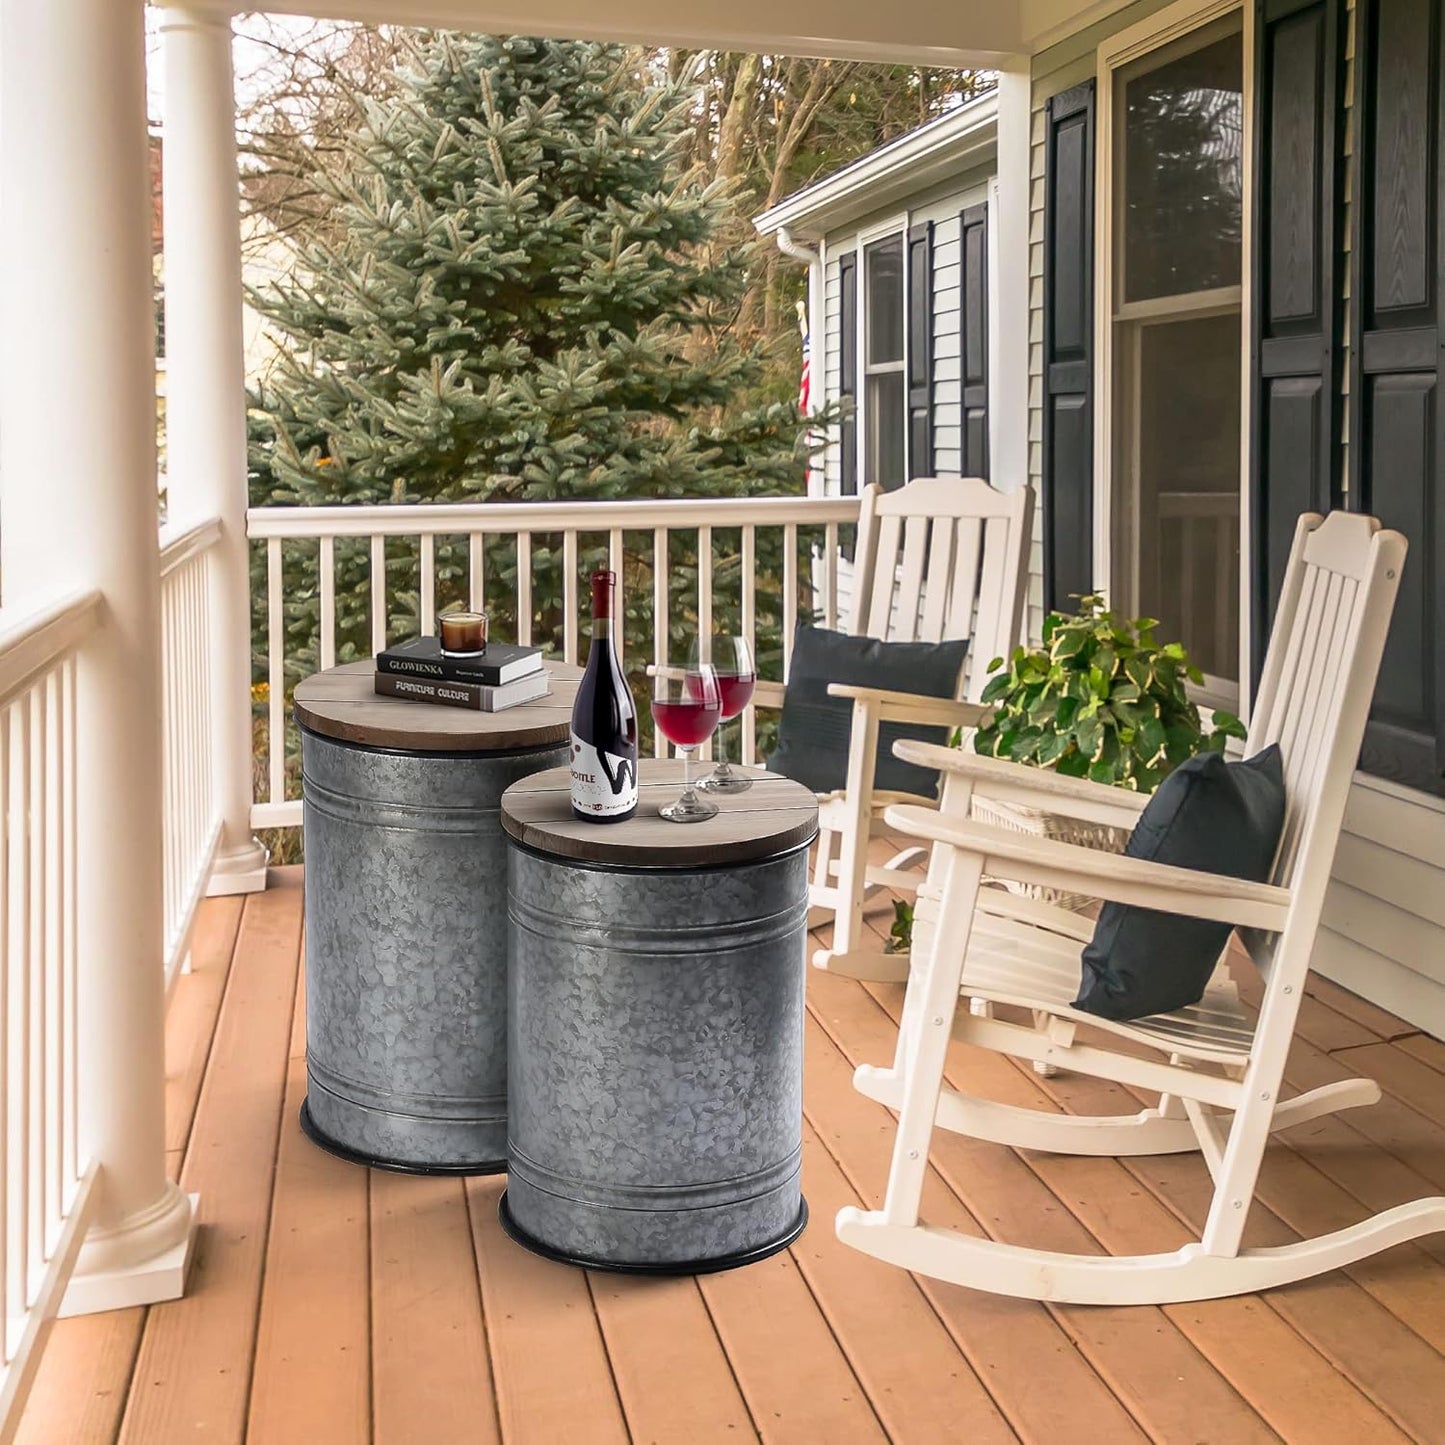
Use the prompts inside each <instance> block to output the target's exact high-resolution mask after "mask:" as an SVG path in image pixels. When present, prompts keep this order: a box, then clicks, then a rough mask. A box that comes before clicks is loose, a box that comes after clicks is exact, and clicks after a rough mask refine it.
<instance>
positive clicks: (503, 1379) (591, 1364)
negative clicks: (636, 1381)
mask: <svg viewBox="0 0 1445 1445" xmlns="http://www.w3.org/2000/svg"><path fill="white" fill-rule="evenodd" d="M503 1184H504V1181H503V1180H501V1179H498V1178H495V1177H492V1178H481V1179H469V1180H467V1183H466V1191H467V1208H468V1212H469V1215H470V1220H471V1228H472V1239H473V1242H474V1247H475V1250H476V1268H477V1273H478V1275H479V1276H480V1278H481V1289H482V1311H483V1316H484V1318H485V1320H486V1326H487V1341H488V1345H489V1347H490V1350H491V1366H492V1378H493V1379H494V1380H495V1381H496V1398H497V1413H498V1417H499V1419H500V1422H501V1434H502V1439H503V1440H504V1441H506V1442H508V1445H542V1442H544V1441H551V1440H566V1441H567V1442H568V1445H613V1442H623V1445H625V1442H626V1441H627V1439H628V1434H627V1424H626V1421H625V1420H624V1418H623V1414H622V1403H621V1401H620V1399H619V1398H618V1394H617V1385H616V1382H615V1381H614V1380H613V1377H612V1366H611V1363H610V1361H609V1359H608V1356H607V1346H606V1344H605V1342H604V1340H603V1337H602V1329H601V1326H600V1325H599V1324H598V1321H597V1313H596V1310H595V1309H594V1307H593V1304H592V1295H591V1292H590V1291H589V1289H588V1287H587V1275H586V1273H585V1272H584V1271H582V1270H580V1269H573V1268H571V1267H569V1266H568V1265H564V1264H553V1263H552V1262H551V1261H550V1260H545V1259H541V1258H539V1257H538V1256H537V1255H535V1254H529V1253H528V1252H527V1251H526V1250H525V1249H519V1248H518V1247H517V1246H516V1245H515V1244H513V1243H512V1241H511V1240H510V1239H508V1238H507V1236H506V1235H505V1234H504V1233H503V1232H502V1226H501V1224H500V1223H499V1222H498V1220H497V1200H498V1198H499V1196H500V1195H501V1192H502V1188H503Z"/></svg>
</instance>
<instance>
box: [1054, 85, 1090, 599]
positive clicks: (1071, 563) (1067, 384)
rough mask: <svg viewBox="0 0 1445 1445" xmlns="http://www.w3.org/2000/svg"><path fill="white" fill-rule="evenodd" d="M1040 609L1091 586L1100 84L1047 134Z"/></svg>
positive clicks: (1063, 112) (1066, 107)
mask: <svg viewBox="0 0 1445 1445" xmlns="http://www.w3.org/2000/svg"><path fill="white" fill-rule="evenodd" d="M1043 323H1044V327H1043V329H1044V415H1043V497H1042V501H1043V523H1044V605H1045V606H1047V607H1057V608H1059V609H1060V610H1062V611H1073V609H1074V606H1075V604H1074V603H1072V602H1071V601H1070V598H1071V597H1074V596H1079V595H1081V594H1083V593H1086V592H1092V591H1093V585H1094V546H1093V538H1094V376H1093V371H1094V82H1093V81H1092V80H1091V81H1089V82H1087V83H1086V84H1084V85H1080V86H1077V87H1076V88H1075V89H1073V90H1066V91H1064V93H1063V94H1062V95H1056V96H1054V97H1053V98H1052V99H1051V100H1050V101H1049V103H1048V111H1047V120H1046V129H1045V134H1044V316H1043Z"/></svg>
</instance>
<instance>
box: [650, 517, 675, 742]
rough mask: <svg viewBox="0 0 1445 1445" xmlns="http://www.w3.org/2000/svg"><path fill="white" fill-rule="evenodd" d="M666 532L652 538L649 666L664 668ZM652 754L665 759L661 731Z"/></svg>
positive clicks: (657, 730) (660, 530) (667, 596)
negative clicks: (650, 657)
mask: <svg viewBox="0 0 1445 1445" xmlns="http://www.w3.org/2000/svg"><path fill="white" fill-rule="evenodd" d="M668 536H669V534H668V531H667V528H666V527H658V528H657V529H656V531H654V532H653V534H652V665H653V666H654V667H666V666H667V639H668V631H669V628H670V625H671V620H672V616H671V614H672V608H671V605H670V601H671V596H670V590H669V587H668V565H669V564H668V552H669V550H670V549H669V546H668ZM652 754H653V756H654V757H658V758H665V757H666V756H667V739H666V738H665V737H663V735H662V729H661V728H658V727H654V728H653V729H652Z"/></svg>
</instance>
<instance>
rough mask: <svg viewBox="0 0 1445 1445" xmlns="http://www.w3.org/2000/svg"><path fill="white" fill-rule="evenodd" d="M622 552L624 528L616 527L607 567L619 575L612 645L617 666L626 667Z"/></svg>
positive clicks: (610, 536)
mask: <svg viewBox="0 0 1445 1445" xmlns="http://www.w3.org/2000/svg"><path fill="white" fill-rule="evenodd" d="M626 560H627V559H626V557H624V555H623V552H622V528H621V527H614V528H613V529H612V530H611V531H610V532H609V533H608V534H607V565H608V567H610V568H611V569H612V571H613V572H615V573H616V574H617V619H616V622H617V625H616V626H615V627H614V628H613V629H612V633H613V636H612V643H613V646H614V647H616V649H617V665H618V666H619V667H626V665H627V664H626V660H625V658H626V647H627V576H626V573H625V572H624V570H623V564H624V563H625V562H626Z"/></svg>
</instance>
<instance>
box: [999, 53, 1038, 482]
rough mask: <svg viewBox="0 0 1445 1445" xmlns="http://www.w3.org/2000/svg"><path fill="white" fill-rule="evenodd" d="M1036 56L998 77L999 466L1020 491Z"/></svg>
mask: <svg viewBox="0 0 1445 1445" xmlns="http://www.w3.org/2000/svg"><path fill="white" fill-rule="evenodd" d="M1031 123H1032V106H1031V104H1030V80H1029V61H1028V57H1027V56H1018V57H1011V58H1010V59H1009V60H1008V61H1006V62H1005V63H1004V65H1003V66H1001V67H1000V69H999V76H998V211H997V214H996V215H995V217H994V222H993V225H994V236H995V244H996V251H995V255H996V256H997V258H998V265H997V266H996V268H995V269H994V285H993V300H994V308H993V309H994V312H995V314H996V315H997V317H998V322H997V330H996V333H995V337H996V339H995V348H996V354H995V357H994V362H995V371H994V377H995V380H994V385H993V394H992V396H991V397H990V403H991V405H990V413H991V417H992V427H991V430H992V437H991V442H992V453H993V465H992V467H991V472H992V476H993V482H994V485H995V486H996V487H999V488H1000V489H1002V490H1003V491H1012V490H1013V489H1014V488H1016V487H1021V486H1023V485H1025V483H1026V482H1027V481H1028V475H1029V187H1030V180H1029V164H1030V147H1029V130H1030V125H1031Z"/></svg>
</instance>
